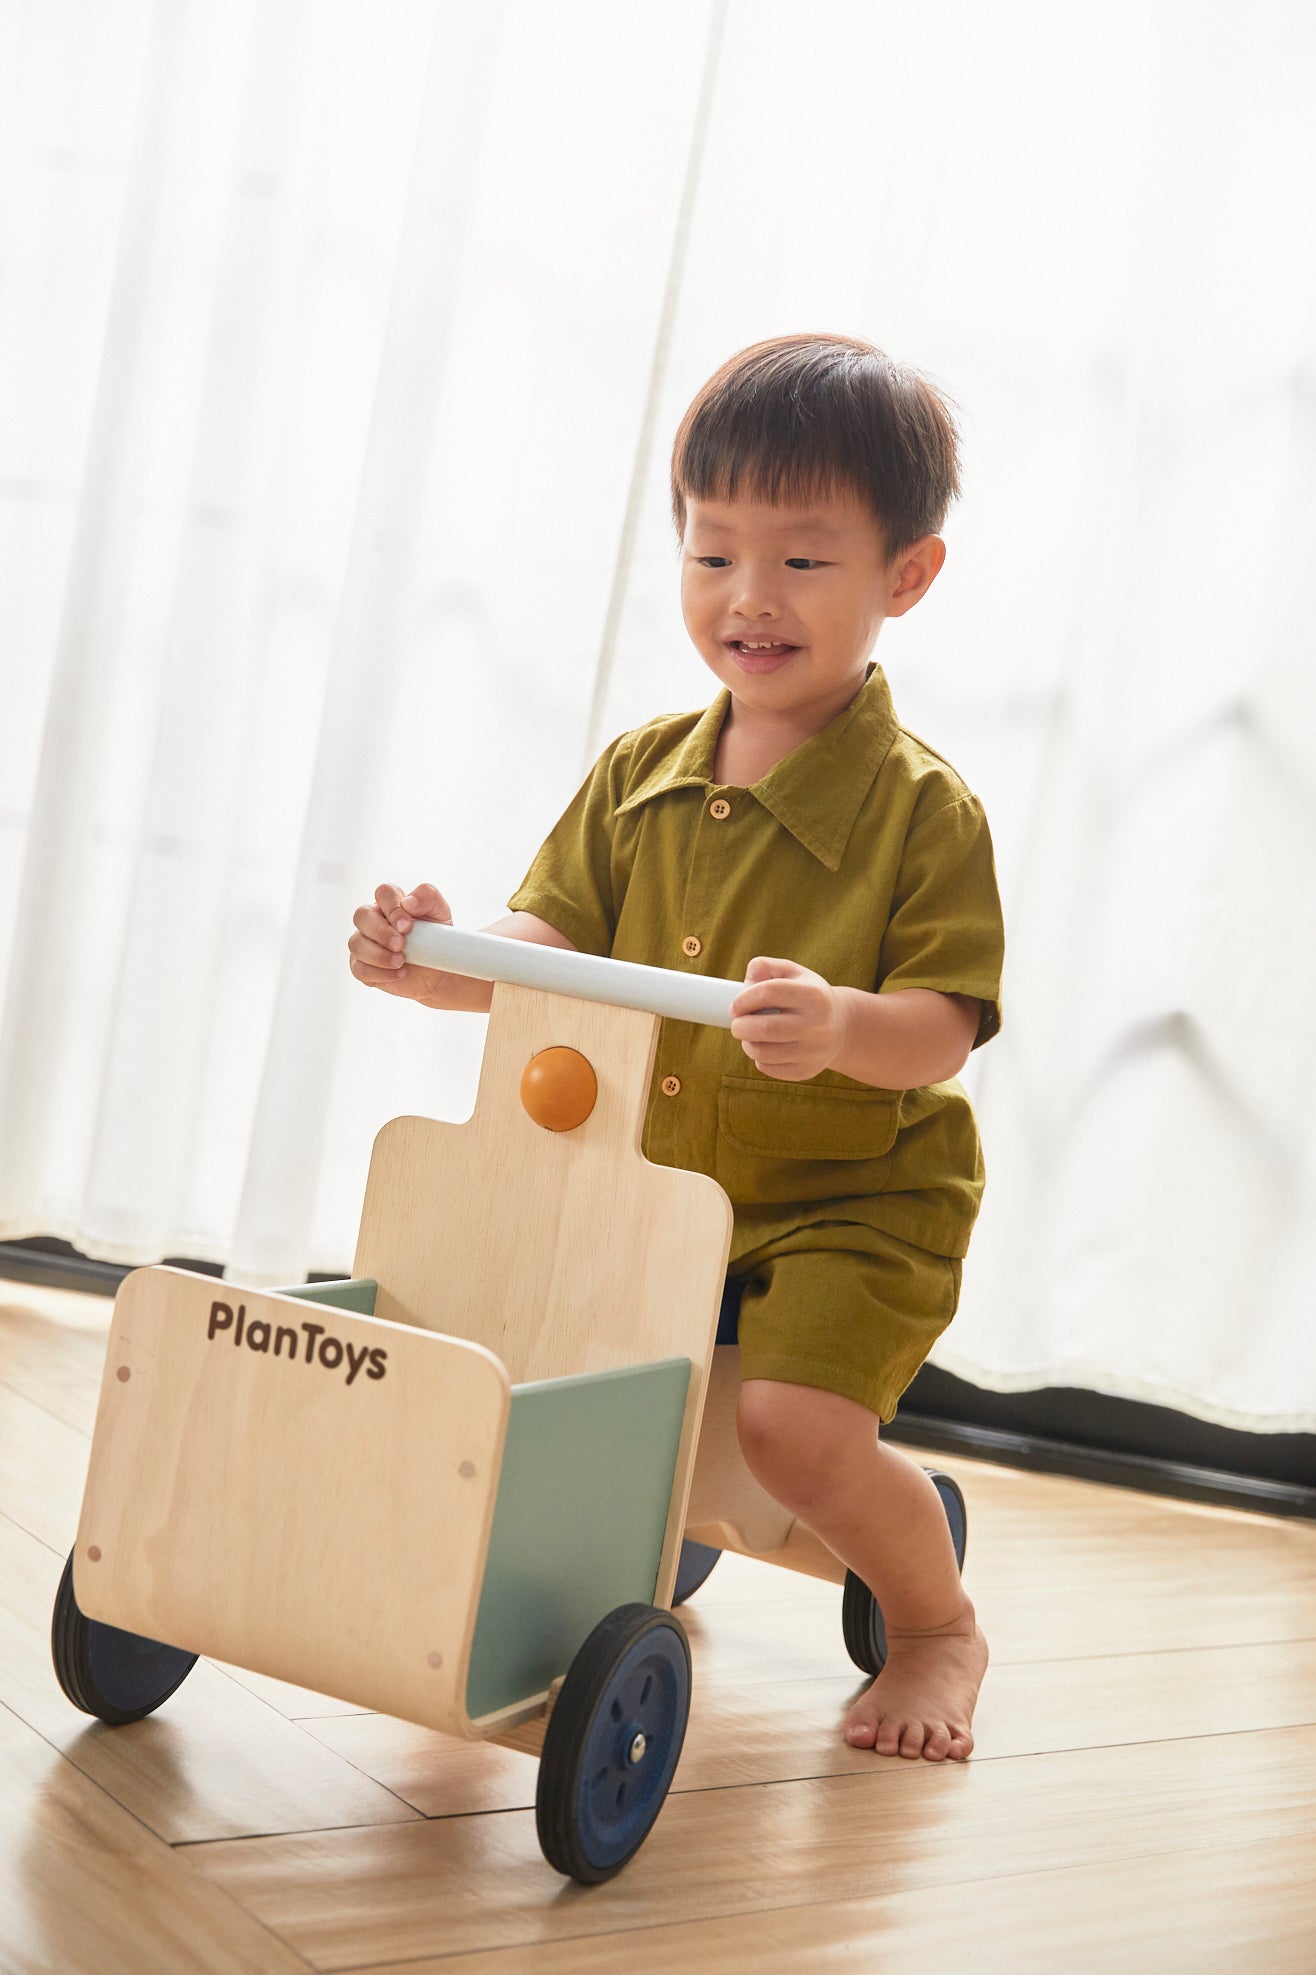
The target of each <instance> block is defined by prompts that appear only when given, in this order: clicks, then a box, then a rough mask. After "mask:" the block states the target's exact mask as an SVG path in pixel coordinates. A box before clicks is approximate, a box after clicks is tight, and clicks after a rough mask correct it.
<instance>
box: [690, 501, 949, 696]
mask: <svg viewBox="0 0 1316 1975" xmlns="http://www.w3.org/2000/svg"><path fill="white" fill-rule="evenodd" d="M885 554H886V551H885V544H884V542H883V539H882V530H881V527H880V525H879V523H878V522H877V521H876V520H875V519H874V517H873V515H872V513H871V512H870V510H869V509H868V508H867V507H866V506H864V504H863V503H862V502H861V501H860V500H859V498H858V496H857V495H855V494H853V493H851V492H850V491H849V490H848V489H847V490H845V491H844V492H839V491H838V492H834V493H831V494H828V495H826V496H823V495H817V496H814V497H813V498H812V499H810V501H809V502H808V503H807V505H804V506H800V507H777V506H773V505H771V504H769V503H768V502H765V501H755V500H742V499H739V498H737V499H735V500H696V499H694V498H691V499H689V500H688V501H687V503H686V523H685V536H684V540H683V544H682V558H681V610H682V614H683V616H684V618H685V625H686V629H687V630H688V631H689V633H690V636H691V638H692V639H693V641H694V643H695V646H696V648H697V650H698V652H699V654H700V656H701V658H702V659H703V660H704V662H705V664H706V665H708V666H709V667H710V668H711V669H712V671H713V672H715V673H716V674H717V677H718V678H719V679H720V680H721V682H722V684H723V685H724V686H727V687H729V688H730V691H731V694H732V697H733V698H734V699H736V700H738V701H741V702H743V703H744V704H745V705H748V706H752V707H755V708H761V709H762V710H763V711H764V712H772V713H775V714H781V715H787V716H789V715H790V714H792V713H793V712H796V711H799V712H801V713H806V712H807V711H809V710H810V709H821V710H822V711H826V709H827V706H828V705H829V704H832V703H834V704H835V710H836V711H839V710H840V709H841V707H843V706H847V705H848V704H849V702H850V700H851V699H853V697H854V695H855V693H857V692H858V690H859V688H860V686H861V685H862V684H863V681H864V667H865V665H866V663H867V660H868V655H869V653H870V652H871V650H872V648H873V643H874V641H875V639H876V637H877V634H878V632H879V631H880V630H881V628H882V621H883V619H884V618H887V617H899V616H903V614H904V612H905V611H907V610H908V609H910V607H911V606H912V605H913V604H915V603H917V602H918V599H919V598H920V597H921V596H922V595H923V593H924V591H925V590H926V589H927V588H928V586H929V584H930V583H931V582H932V580H933V578H934V577H935V576H936V574H937V571H938V570H939V569H940V568H941V565H942V563H943V561H944V560H945V555H946V548H945V544H944V542H942V540H941V538H940V537H939V536H937V535H925V536H924V537H923V538H922V539H921V540H920V541H918V542H915V543H914V544H913V546H912V547H911V548H909V549H907V550H906V551H905V552H904V554H902V555H901V556H900V557H899V558H898V559H897V560H896V561H895V562H894V563H891V564H888V563H887V561H886V559H885ZM755 648H757V649H755Z"/></svg>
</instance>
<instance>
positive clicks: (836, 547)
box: [349, 335, 1004, 1761]
mask: <svg viewBox="0 0 1316 1975" xmlns="http://www.w3.org/2000/svg"><path fill="white" fill-rule="evenodd" d="M958 491H959V484H958V467H957V444H956V434H955V427H954V423H953V421H952V418H951V415H950V412H949V410H948V409H947V406H946V404H945V402H944V400H943V399H942V398H941V397H940V395H939V394H938V393H937V392H936V391H935V390H934V389H933V388H932V386H931V385H930V384H929V383H928V382H927V381H926V380H925V379H923V378H922V377H921V376H919V375H918V373H916V372H913V371H911V370H908V369H906V368H904V367H902V366H899V365H896V364H894V363H892V362H891V361H890V359H889V358H887V357H886V356H884V355H883V353H882V352H881V351H880V350H877V349H875V348H874V347H873V346H872V345H871V344H868V343H863V342H859V341H856V340H854V339H852V338H848V337H842V336H816V335H805V336H786V337H779V338H775V339H773V340H772V341H769V342H765V343H758V344H755V345H753V346H752V347H751V348H749V349H747V350H743V351H741V352H740V353H739V355H737V356H735V357H733V358H731V360H730V361H729V362H728V363H726V364H725V365H723V367H722V369H721V370H719V371H718V372H717V373H716V374H715V375H714V376H713V377H712V378H710V380H709V381H708V383H707V384H706V385H705V386H704V387H703V389H702V390H701V391H700V392H699V394H698V395H697V397H696V398H695V400H694V403H693V404H692V405H691V407H690V409H689V411H688V412H687V413H686V415H685V418H684V419H683V421H682V423H681V427H680V430H679V431H678V433H677V436H676V443H675V446H674V449H673V456H672V507H673V516H674V519H675V522H676V527H677V533H678V535H679V536H680V537H681V542H682V572H681V600H682V610H683V614H684V618H685V623H686V627H687V629H688V631H689V633H690V636H691V638H692V639H693V641H694V644H695V647H696V649H697V650H698V652H699V654H700V656H701V657H702V658H703V660H704V661H705V663H706V664H707V665H708V667H709V669H710V670H711V671H712V673H713V674H714V676H715V677H716V678H717V679H718V680H719V681H720V683H721V690H720V691H719V693H718V694H717V696H716V698H715V699H714V700H713V702H712V704H711V705H710V706H709V707H707V708H706V709H705V710H704V711H703V712H701V713H688V714H679V715H675V716H669V717H665V718H660V719H656V720H651V721H649V722H647V723H646V724H645V725H643V726H641V727H637V728H635V729H633V730H632V731H631V732H630V733H626V734H623V735H622V736H621V737H620V738H619V739H617V740H615V741H614V742H613V743H612V744H611V745H610V746H609V747H608V748H606V749H605V750H604V752H603V754H602V755H601V756H600V758H599V760H598V761H597V762H596V764H595V766H594V768H593V770H592V771H591V773H590V775H589V776H588V778H587V780H586V781H585V783H584V785H583V787H582V788H581V789H580V791H579V793H578V794H577V795H576V797H575V799H574V800H573V801H572V803H571V804H570V805H569V807H568V808H567V810H566V812H565V813H564V815H563V816H562V818H561V819H560V821H559V822H558V824H557V825H556V827H555V828H554V830H553V831H552V833H551V834H550V836H549V837H548V839H547V840H546V842H545V843H544V845H543V846H542V848H541V849H540V851H539V853H538V854H537V856H536V857H535V860H534V862H533V864H532V865H531V868H530V871H529V873H528V874H527V877H526V879H525V882H524V884H522V886H521V887H520V889H519V890H518V891H517V892H515V893H514V894H513V896H512V898H511V899H510V900H509V901H508V904H509V908H510V911H511V914H512V916H511V917H510V918H507V919H503V920H500V921H499V922H498V924H497V925H495V926H491V927H489V928H488V930H489V931H490V932H496V933H502V934H505V935H507V936H509V937H511V938H516V939H532V940H539V941H541V942H544V943H546V944H548V945H552V946H563V947H572V948H576V949H579V950H581V951H584V952H589V953H599V954H607V955H612V956H613V957H614V958H616V959H621V960H635V961H640V962H643V963H647V964H649V965H652V966H661V967H669V968H676V969H684V970H687V971H689V972H692V973H706V974H713V975H720V976H723V977H724V978H730V979H741V978H743V980H744V982H745V987H744V990H743V992H742V993H741V994H740V995H739V996H738V997H737V999H736V1001H735V1003H734V1004H733V1008H732V1014H733V1017H734V1020H733V1024H732V1028H731V1031H730V1033H728V1032H727V1031H726V1030H722V1029H714V1028H708V1027H703V1026H700V1025H696V1024H693V1023H684V1022H675V1021H666V1020H665V1021H663V1023H662V1025H661V1028H660V1031H659V1038H658V1050H657V1056H656V1060H655V1068H654V1076H653V1084H652V1087H651V1090H650V1095H649V1105H648V1111H647V1116H646V1124H645V1133H644V1140H643V1146H644V1151H645V1153H646V1155H647V1157H649V1158H650V1159H653V1160H656V1161H658V1162H659V1163H662V1164H665V1165H674V1166H684V1167H687V1168H691V1169H693V1170H696V1171H699V1172H704V1173H709V1174H711V1175H712V1176H713V1177H714V1178H715V1179H717V1180H718V1181H719V1182H720V1184H721V1185H722V1186H723V1187H724V1188H725V1190H726V1192H727V1194H728V1195H729V1196H730V1199H731V1202H732V1205H733V1208H734V1211H735V1232H734V1236H733V1241H732V1248H731V1255H730V1261H729V1267H728V1275H729V1277H730V1278H731V1279H733V1280H735V1281H738V1282H740V1283H741V1284H742V1285H743V1295H742V1300H741V1305H740V1320H739V1343H740V1352H741V1374H742V1385H741V1395H740V1403H739V1412H738V1430H739V1435H740V1442H741V1446H742V1449H743V1451H744V1455H745V1459H746V1461H747V1462H748V1464H749V1466H750V1468H751V1470H752V1471H753V1473H754V1474H755V1475H756V1476H757V1478H758V1479H759V1481H760V1482H762V1484H763V1486H764V1487H766V1488H767V1489H768V1490H769V1492H770V1493H771V1494H773V1495H774V1496H775V1497H776V1498H777V1499H778V1500H779V1501H780V1502H781V1503H782V1504H783V1505H784V1506H785V1507H786V1508H788V1509H790V1510H791V1511H792V1512H793V1513H794V1514H795V1515H797V1516H799V1517H800V1519H801V1520H802V1521H803V1522H805V1523H806V1524H807V1525H808V1526H809V1527H810V1528H812V1529H814V1530H816V1531H817V1532H818V1534H819V1535H820V1536H821V1537H822V1538H823V1539H824V1541H825V1542H826V1543H828V1544H829V1545H830V1547H831V1548H832V1549H833V1550H834V1551H835V1552H836V1553H837V1555H838V1556H840V1557H841V1558H842V1559H843V1560H844V1561H845V1562H846V1564H847V1565H848V1566H849V1567H850V1568H851V1569H852V1570H854V1571H855V1572H856V1573H857V1574H858V1575H859V1576H860V1577H861V1578H862V1579H863V1580H864V1582H865V1583H866V1584H868V1585H869V1587H870V1588H871V1589H872V1591H873V1593H874V1595H875V1596H876V1598H877V1600H878V1603H879V1605H880V1606H881V1609H882V1613H883V1617H884V1620H885V1626H886V1637H887V1648H888V1658H887V1662H886V1665H885V1666H884V1668H883V1670H882V1672H881V1673H880V1674H879V1676H878V1678H877V1679H876V1681H875V1682H874V1683H873V1685H872V1687H871V1688H869V1690H868V1691H867V1693H866V1694H865V1695H864V1696H863V1697H862V1698H861V1699H860V1700H859V1701H858V1702H857V1703H856V1704H855V1706H854V1707H853V1708H852V1709H851V1710H850V1712H849V1714H848V1717H847V1719H846V1724H845V1734H846V1737H847V1739H848V1741H849V1742H851V1743H852V1744H853V1745H854V1746H856V1747H871V1748H875V1749H876V1750H877V1751H878V1752H879V1753H880V1754H884V1755H896V1754H899V1755H902V1756H907V1757H918V1756H922V1757H926V1758H928V1759H929V1760H932V1761H940V1760H942V1759H944V1758H947V1757H949V1758H952V1759H960V1760H962V1759H963V1758H964V1757H966V1756H967V1755H968V1754H969V1752H970V1750H971V1749H972V1747H973V1736H972V1733H971V1723H972V1718H973V1708H974V1703H975V1700H976V1698H977V1693H978V1688H979V1686H980V1684H981V1681H982V1676H983V1673H984V1671H985V1668H986V1665H987V1646H986V1642H985V1640H984V1639H983V1637H982V1634H981V1633H980V1631H979V1630H978V1627H977V1624H976V1621H975V1616H974V1610H973V1606H972V1604H971V1603H970V1601H969V1599H968V1597H967V1596H966V1595H965V1593H964V1589H963V1586H962V1584H961V1582H960V1579H959V1576H958V1573H957V1570H956V1564H955V1556H954V1551H953V1548H952V1545H951V1540H950V1535H949V1531H948V1529H947V1525H946V1518H945V1515H944V1512H943V1510H942V1507H941V1504H940V1501H939V1498H938V1496H937V1492H936V1490H935V1488H934V1487H933V1485H932V1483H931V1481H930V1480H929V1479H928V1477H927V1475H926V1474H925V1473H924V1471H923V1469H922V1468H921V1467H920V1466H919V1465H918V1464H917V1463H916V1462H914V1461H912V1460H910V1459H909V1458H908V1457H907V1456H905V1455H903V1454H901V1453H899V1452H897V1450H896V1449H895V1448H893V1447H890V1446H888V1445H887V1444H886V1442H885V1441H883V1440H882V1439H881V1438H880V1435H879V1425H880V1422H882V1421H889V1420H890V1419H891V1418H892V1417H893V1416H894V1413H895V1410H896V1404H897V1401H898V1399H899V1397H900V1394H901V1393H902V1392H903V1391H904V1389H905V1387H906V1386H907V1385H908V1384H909V1382H910V1380H911V1379H912V1378H913V1376H914V1374H915V1372H916V1371H917V1370H918V1367H919V1365H920V1364H922V1362H923V1360H924V1359H925V1357H926V1356H927V1353H928V1351H929V1349H930V1348H931V1346H932V1344H933V1342H934V1340H935V1339H936V1338H937V1337H938V1336H939V1335H940V1333H941V1332H942V1331H943V1330H944V1329H945V1327H946V1325H947V1324H948V1323H949V1322H950V1320H951V1318H952V1317H953V1315H954V1313H955V1309H956V1306H957V1304H958V1301H959V1289H960V1271H961V1264H962V1260H963V1257H964V1255H965V1254H966V1252H967V1250H968V1244H969V1236H970V1232H971V1230H972V1227H973V1223H974V1220H975V1219H976V1216H977V1212H978V1207H979V1204H980V1201H981V1196H982V1188H983V1182H984V1171H983V1164H982V1158H981V1153H980V1149H979V1143H978V1135H977V1130H976V1127H975V1124H974V1119H973V1113H972V1110H971V1108H970V1106H969V1103H968V1099H967V1097H966V1096H965V1094H964V1091H963V1089H962V1087H961V1086H960V1084H959V1083H958V1082H956V1081H954V1079H955V1077H956V1073H957V1072H958V1071H959V1070H960V1069H961V1068H962V1067H963V1065H964V1063H965V1061H966V1060H967V1058H968V1056H969V1053H970V1051H971V1050H972V1049H974V1048H976V1047H978V1046H979V1045H980V1044H981V1043H984V1042H987V1041H989V1040H990V1038H991V1037H992V1036H993V1035H995V1034H996V1032H997V1030H998V1029H999V1027H1000V973H1001V962H1002V958H1003V952H1004V935H1003V930H1002V925H1001V911H1000V901H999V898H998V895H997V888H996V876H995V869H994V864H993V858H992V846H991V838H990V834H989V831H988V827H987V822H986V818H985V816H984V814H983V810H982V805H981V803H980V802H979V801H978V799H977V797H976V796H975V795H973V794H972V793H971V791H970V790H969V789H968V788H967V787H966V786H965V784H964V783H963V781H962V780H961V779H960V777H959V776H958V775H957V774H956V772H955V770H954V769H953V768H952V767H951V766H950V765H949V763H948V762H946V761H945V760H944V759H943V758H942V757H941V756H940V755H938V754H937V753H936V752H935V751H934V750H933V749H932V748H930V747H928V746H927V744H926V743H925V742H923V741H921V740H920V739H918V737H917V736H915V735H913V734H910V733H908V732H907V731H906V730H905V729H903V728H902V727H901V726H900V725H899V723H898V721H897V719H896V716H895V712H894V710H893V707H892V703H891V695H890V692H889V690H888V687H887V682H886V678H885V675H884V674H883V672H882V670H881V668H880V667H879V666H877V665H876V664H873V663H871V662H870V661H869V653H870V651H871V650H872V647H873V644H874V641H875V639H876V637H877V634H878V632H879V631H880V629H881V627H882V624H883V622H884V620H885V619H886V618H888V617H900V616H903V615H904V613H905V612H906V611H907V610H909V609H911V608H912V607H913V605H914V604H916V603H917V602H918V601H919V599H920V598H921V597H922V596H923V595H924V593H925V592H926V591H927V589H928V588H929V586H930V585H931V584H932V582H933V581H934V579H935V578H936V576H937V574H938V572H939V570H940V569H941V566H942V563H943V561H944V559H945V553H946V551H945V544H944V543H943V541H942V540H941V538H940V535H939V534H938V532H937V531H938V530H939V529H940V527H941V526H942V524H943V522H944V519H945V514H946V510H947V507H948V506H949V503H950V501H951V499H952V498H953V497H954V496H955V495H956V494H957V493H958ZM415 919H437V920H440V921H444V922H447V921H450V919H451V913H450V912H449V910H448V906H447V903H446V901H445V900H444V899H443V897H442V896H441V895H440V894H439V893H438V892H437V891H436V890H435V889H434V888H433V886H430V885H421V886H418V887H417V888H416V890H415V891H413V892H409V893H406V894H405V895H404V894H403V893H402V892H401V891H400V890H399V889H398V888H397V887H396V886H392V885H381V886H380V887H379V889H378V890H377V892H376V893H375V898H374V902H373V903H372V904H370V905H365V906H362V907H361V908H360V909H359V910H358V912H357V913H356V915H355V925H356V929H357V930H356V932H355V933H354V934H353V936H352V938H351V940H350V941H349V948H350V951H351V954H352V961H351V966H352V972H353V973H354V974H355V975H356V977H357V979H358V980H362V981H365V982H367V983H369V984H370V985H372V986H375V987H380V988H383V989H385V990H387V991H389V992H391V993H395V994H404V995H409V996H411V997H412V998H414V999H416V1000H418V1001H421V1002H423V1003H424V1004H426V1005H427V1006H431V1007H442V1008H466V1009H487V1008H488V1007H489V1004H490V998H491V990H490V988H489V986H488V985H487V984H486V983H482V982H477V981H468V980H465V979H463V978H461V977H458V976H455V975H449V974H442V973H436V972H434V971H433V970H431V969H427V968H421V967H416V966H411V965H408V964H406V963H405V962H404V960H403V957H402V944H403V939H404V937H405V935H406V934H407V932H408V931H409V930H410V928H411V925H412V922H413V921H414V920H415Z"/></svg>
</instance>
